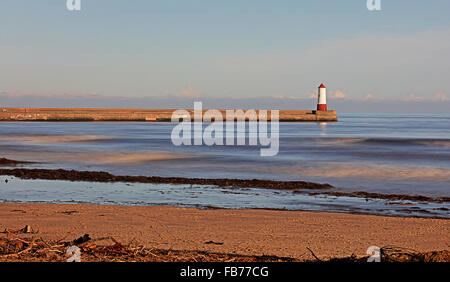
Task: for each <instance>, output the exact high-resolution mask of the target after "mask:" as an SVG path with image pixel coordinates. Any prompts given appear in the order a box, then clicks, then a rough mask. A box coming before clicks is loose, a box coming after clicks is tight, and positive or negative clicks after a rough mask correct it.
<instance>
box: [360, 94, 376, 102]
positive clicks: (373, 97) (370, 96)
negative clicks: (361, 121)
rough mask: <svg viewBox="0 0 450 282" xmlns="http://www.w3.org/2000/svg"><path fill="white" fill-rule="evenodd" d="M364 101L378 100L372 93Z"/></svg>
mask: <svg viewBox="0 0 450 282" xmlns="http://www.w3.org/2000/svg"><path fill="white" fill-rule="evenodd" d="M363 100H366V101H373V100H376V98H375V96H373V95H372V94H371V93H369V94H367V96H366V97H365V98H364V99H363Z"/></svg>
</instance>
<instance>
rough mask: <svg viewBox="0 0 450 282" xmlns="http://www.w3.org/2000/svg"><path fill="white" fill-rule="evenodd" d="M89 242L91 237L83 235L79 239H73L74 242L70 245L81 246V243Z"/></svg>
mask: <svg viewBox="0 0 450 282" xmlns="http://www.w3.org/2000/svg"><path fill="white" fill-rule="evenodd" d="M90 240H91V237H89V234H84V235H83V236H81V237H79V238H77V239H75V240H73V241H72V242H71V243H72V244H73V245H77V246H78V245H81V244H83V243H86V242H88V241H90Z"/></svg>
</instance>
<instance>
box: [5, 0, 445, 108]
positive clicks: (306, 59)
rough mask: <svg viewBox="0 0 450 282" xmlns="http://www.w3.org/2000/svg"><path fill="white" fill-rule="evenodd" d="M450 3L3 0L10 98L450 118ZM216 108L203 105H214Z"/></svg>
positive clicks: (27, 102) (22, 102) (31, 102)
mask: <svg viewBox="0 0 450 282" xmlns="http://www.w3.org/2000/svg"><path fill="white" fill-rule="evenodd" d="M448 11H450V1H448V0H442V1H441V0H432V1H419V0H409V1H406V0H381V10H380V11H369V10H368V9H367V6H366V0H345V1H338V0H329V1H327V0H322V1H317V0H311V1H307V0H305V1H298V0H246V1H242V0H178V1H177V0H161V1H152V0H129V1H125V0H122V1H121V0H81V10H80V11H68V10H67V8H66V0H39V1H31V0H2V1H0V106H4V107H6V106H28V107H33V106H34V107H45V106H55V107H57V106H65V107H105V108H108V107H150V108H151V107H169V108H176V107H188V106H191V107H192V102H193V101H194V100H195V101H205V103H206V105H207V106H208V107H228V108H229V107H246V108H256V107H265V108H280V109H284V108H286V109H287V108H289V109H291V108H293V109H297V108H298V109H308V108H312V107H314V106H315V105H314V104H315V100H316V99H317V87H318V86H319V85H320V84H321V83H324V84H325V85H326V86H327V89H328V97H329V108H333V109H336V110H338V111H346V112H361V111H362V112H383V111H400V112H432V113H434V112H436V113H438V112H445V113H449V112H450V79H449V77H450V17H449V16H448ZM205 103H204V104H205Z"/></svg>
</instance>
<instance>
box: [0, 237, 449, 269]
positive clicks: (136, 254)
mask: <svg viewBox="0 0 450 282" xmlns="http://www.w3.org/2000/svg"><path fill="white" fill-rule="evenodd" d="M80 238H82V239H80ZM87 238H90V237H89V235H88V234H85V235H83V236H81V237H79V238H77V239H75V240H72V241H68V242H61V241H62V240H58V241H51V240H44V239H43V238H36V237H32V238H19V237H17V236H16V235H14V234H8V236H6V237H0V261H20V262H22V261H48V262H64V261H69V259H70V261H78V259H79V260H80V261H81V257H83V261H85V262H89V261H91V262H100V261H101V262H119V261H124V262H295V261H309V262H367V258H368V256H363V257H357V256H356V255H354V254H352V255H351V256H349V257H341V258H331V259H327V260H325V259H320V258H318V257H317V256H316V255H315V254H314V252H313V251H312V250H311V249H310V248H307V249H308V250H309V252H310V253H311V254H312V255H313V257H314V260H305V259H300V258H289V257H277V256H267V255H262V256H254V255H239V254H226V253H214V252H207V251H195V250H171V249H170V250H165V249H153V248H146V247H143V246H135V245H131V244H122V243H120V242H118V241H117V240H116V239H114V238H113V237H110V236H108V237H101V238H90V239H89V240H87ZM104 240H111V241H112V243H109V244H105V243H104V245H99V242H100V241H104ZM75 241H76V242H77V243H79V245H75V244H73V243H74V242H75ZM78 251H79V257H78ZM380 252H381V262H411V261H414V262H416V261H417V262H450V251H449V250H442V251H433V252H422V253H421V252H415V251H413V250H409V249H405V248H400V247H393V246H387V247H383V248H381V249H380Z"/></svg>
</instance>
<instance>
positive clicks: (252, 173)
mask: <svg viewBox="0 0 450 282" xmlns="http://www.w3.org/2000/svg"><path fill="white" fill-rule="evenodd" d="M338 118H339V121H338V122H324V123H308V122H286V123H280V124H279V153H278V154H277V155H275V156H270V157H269V156H261V154H260V151H261V150H260V149H261V148H262V147H264V146H251V145H248V144H247V145H239V146H238V145H234V146H220V145H212V146H207V145H191V146H188V145H181V146H175V145H174V144H173V142H172V139H171V133H172V130H173V129H174V127H175V126H176V124H174V123H169V122H167V123H166V122H157V123H152V122H1V123H0V157H4V158H8V159H13V160H23V161H31V162H35V163H30V164H24V165H21V166H20V167H24V168H46V169H56V168H63V169H75V170H95V171H107V172H110V173H112V174H115V175H143V176H163V177H187V178H233V179H268V180H281V181H294V180H301V181H311V182H317V183H328V184H331V185H332V186H334V187H335V188H333V190H334V191H344V192H355V191H364V192H373V193H382V194H405V195H423V196H427V197H436V198H437V197H450V114H372V113H371V114H357V113H343V114H340V115H338ZM206 126H208V124H204V127H206ZM236 130H237V129H236ZM5 168H6V167H5ZM6 179H8V182H5V181H4V180H6ZM0 201H1V202H27V203H28V202H33V203H35V202H38V203H67V204H70V203H82V204H117V205H169V206H188V207H198V208H233V209H247V208H257V209H259V208H261V209H286V210H311V211H329V212H346V213H364V214H383V215H393V216H397V215H401V216H421V217H422V216H424V217H426V216H429V217H443V218H450V213H449V208H450V207H449V205H448V203H445V202H444V203H433V202H411V201H390V200H382V199H364V198H358V197H336V196H329V195H320V194H318V195H310V194H308V193H292V192H291V191H281V190H273V189H262V188H242V189H240V188H235V187H234V188H231V187H215V186H208V185H181V184H177V185H175V184H173V185H172V184H143V183H91V182H70V181H59V180H22V179H18V178H14V177H11V176H0Z"/></svg>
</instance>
